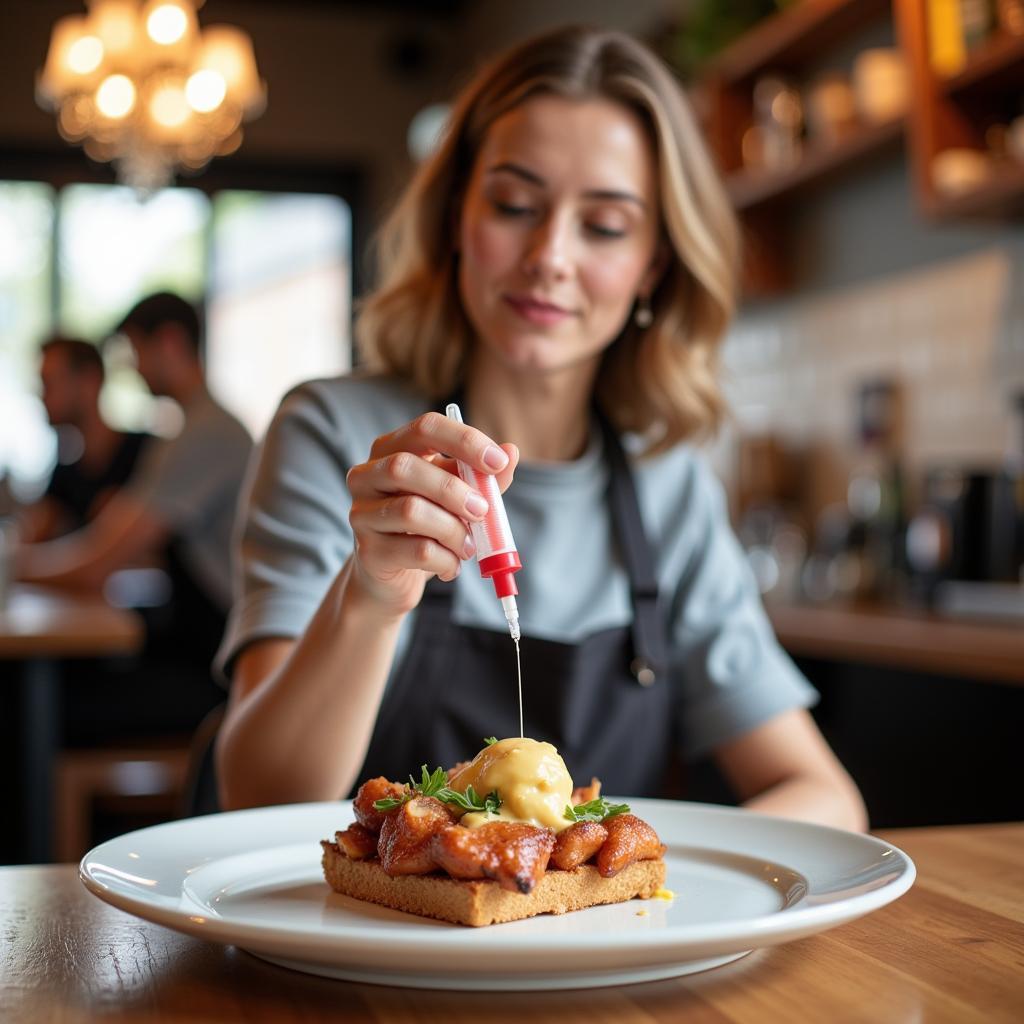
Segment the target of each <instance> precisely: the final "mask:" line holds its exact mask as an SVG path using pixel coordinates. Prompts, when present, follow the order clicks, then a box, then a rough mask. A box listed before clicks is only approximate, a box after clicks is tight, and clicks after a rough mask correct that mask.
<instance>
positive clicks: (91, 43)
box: [67, 36, 103, 75]
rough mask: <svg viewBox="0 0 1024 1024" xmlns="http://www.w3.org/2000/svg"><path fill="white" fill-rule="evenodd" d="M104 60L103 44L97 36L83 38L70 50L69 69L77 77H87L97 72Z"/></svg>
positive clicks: (75, 42)
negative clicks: (92, 72)
mask: <svg viewBox="0 0 1024 1024" xmlns="http://www.w3.org/2000/svg"><path fill="white" fill-rule="evenodd" d="M102 60H103V44H102V43H101V42H100V41H99V39H97V38H96V36H82V37H81V39H76V40H75V41H74V42H73V43H72V44H71V46H70V47H69V48H68V56H67V61H68V67H69V68H71V70H72V71H74V73H75V74H76V75H87V74H89V73H90V72H91V71H95V70H96V69H97V68H98V67H99V66H100V61H102Z"/></svg>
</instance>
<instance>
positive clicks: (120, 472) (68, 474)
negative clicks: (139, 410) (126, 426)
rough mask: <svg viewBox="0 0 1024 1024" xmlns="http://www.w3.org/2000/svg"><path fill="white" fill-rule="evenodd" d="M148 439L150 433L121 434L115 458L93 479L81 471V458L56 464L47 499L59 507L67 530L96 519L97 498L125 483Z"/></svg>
mask: <svg viewBox="0 0 1024 1024" xmlns="http://www.w3.org/2000/svg"><path fill="white" fill-rule="evenodd" d="M148 440H150V435H149V434H122V435H121V441H120V443H119V444H118V446H117V448H116V450H115V451H114V457H113V458H112V459H111V460H110V461H109V462H108V463H107V464H106V465H105V466H104V467H103V468H102V469H101V470H100V472H99V473H98V474H96V475H95V476H94V475H92V474H91V473H89V472H87V471H86V470H84V469H83V468H82V464H81V459H78V460H76V461H75V462H69V463H65V464H61V463H58V464H57V468H56V469H54V471H53V475H52V476H51V477H50V482H49V484H48V485H47V488H46V497H47V498H50V499H52V500H53V501H55V502H57V504H58V505H60V509H61V512H62V513H63V516H64V518H65V520H66V525H65V528H66V529H68V530H78V529H80V528H81V527H83V526H85V525H86V523H88V522H89V521H90V520H91V519H93V518H94V517H95V514H96V509H94V507H93V506H94V504H95V502H96V499H97V498H99V497H100V496H101V495H102V494H103V493H104V492H106V491H109V490H111V489H114V488H118V487H121V486H123V485H124V484H125V483H126V482H127V481H128V478H129V477H130V476H131V475H132V472H133V471H134V469H135V463H136V460H137V459H138V457H139V453H140V452H141V451H142V449H143V447H144V446H145V444H146V442H147V441H148Z"/></svg>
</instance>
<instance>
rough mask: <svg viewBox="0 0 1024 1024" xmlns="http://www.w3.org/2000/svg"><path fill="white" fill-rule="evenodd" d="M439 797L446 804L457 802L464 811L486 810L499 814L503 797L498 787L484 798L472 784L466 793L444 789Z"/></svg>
mask: <svg viewBox="0 0 1024 1024" xmlns="http://www.w3.org/2000/svg"><path fill="white" fill-rule="evenodd" d="M437 799H438V800H440V801H441V802H442V803H445V804H455V806H456V807H461V808H462V809H463V810H464V811H486V812H487V813H488V814H497V813H498V809H499V808H500V807H501V797H500V796H498V791H497V790H496V789H492V790H491V792H490V793H488V794H487V796H485V797H484V798H483V799H481V798H480V797H479V796H477V794H476V790H475V789H474V788H473V787H472V786H467V787H466V792H465V793H460V792H458V791H457V790H454V789H443V790H442V791H441V793H439V794H438V797H437Z"/></svg>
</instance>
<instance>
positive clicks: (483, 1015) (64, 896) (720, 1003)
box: [0, 824, 1024, 1024]
mask: <svg viewBox="0 0 1024 1024" xmlns="http://www.w3.org/2000/svg"><path fill="white" fill-rule="evenodd" d="M882 835H883V837H884V838H885V839H886V840H888V841H890V842H892V843H894V844H896V845H897V846H899V847H901V848H902V849H903V850H905V851H906V852H907V853H908V854H909V855H910V856H911V857H912V858H913V859H914V860H915V862H916V864H917V869H918V878H917V881H916V883H915V884H914V887H913V888H912V889H911V890H910V892H908V893H907V894H906V895H905V896H903V897H902V898H901V899H899V900H897V901H896V902H895V903H893V904H891V905H890V906H887V907H885V908H883V909H882V910H879V911H876V912H875V913H873V914H869V915H867V916H866V917H863V918H860V919H859V920H857V921H854V922H851V923H849V924H846V925H843V926H841V927H839V928H835V929H833V930H831V931H827V932H823V933H821V934H819V935H815V936H812V937H810V938H807V939H802V940H800V941H797V942H792V943H789V944H787V945H783V946H777V947H773V948H769V949H763V950H759V951H756V952H754V953H752V954H751V955H749V956H747V957H744V958H743V959H742V960H738V961H736V962H734V963H732V964H728V965H727V966H725V967H721V968H719V969H717V970H713V971H708V972H705V973H704V974H697V975H690V976H688V977H684V978H680V979H675V980H670V981H660V982H656V983H652V984H645V985H629V986H621V987H618V988H597V989H591V990H577V991H569V992H536V993H504V992H488V993H462V992H426V991H417V990H412V989H388V988H384V987H375V986H371V985H356V984H349V983H347V982H340V981H330V980H327V979H324V978H319V977H312V976H308V975H304V974H298V973H294V972H291V971H288V970H285V969H284V968H280V967H274V966H272V965H270V964H267V963H264V962H263V961H261V960H258V959H256V958H255V957H252V956H250V955H248V954H247V953H244V952H241V951H240V950H238V949H234V948H231V947H227V948H225V947H222V946H218V945H213V944H210V943H206V942H202V941H200V940H198V939H194V938H190V937H187V936H184V935H178V934H176V933H175V932H171V931H168V930H167V929H165V928H162V927H160V926H158V925H155V924H149V923H147V922H145V921H141V920H139V919H137V918H134V917H131V916H129V915H128V914H125V913H122V912H121V911H119V910H115V909H113V908H112V907H110V906H108V905H107V904H105V903H102V902H101V901H100V900H98V899H96V898H95V897H94V896H92V895H90V894H89V893H88V892H87V891H86V890H85V888H84V886H83V885H82V884H81V882H80V881H79V880H78V876H77V869H76V868H74V867H73V866H71V865H60V866H51V867H13V868H0V919H2V920H3V921H4V922H5V924H4V927H3V929H0V964H3V970H2V972H0V1019H2V1020H4V1021H8V1022H11V1024H21V1022H29V1021H31V1022H33V1024H34V1022H45V1021H61V1022H64V1024H86V1022H93V1021H95V1022H100V1021H102V1022H103V1024H157V1022H160V1024H176V1022H181V1024H195V1022H199V1021H227V1022H231V1021H238V1022H241V1021H250V1020H259V1021H274V1022H282V1024H289V1022H293V1021H294V1022H298V1021H312V1020H339V1021H352V1022H367V1024H369V1022H375V1024H377V1022H402V1024H414V1022H420V1021H423V1022H428V1021H429V1022H437V1024H440V1022H443V1024H478V1022H479V1021H481V1020H486V1021H505V1020H508V1021H523V1020H529V1021H530V1022H531V1024H546V1022H551V1024H573V1022H578V1024H596V1022H612V1021H614V1022H615V1024H651V1022H653V1021H665V1022H668V1021H681V1020H685V1021H687V1022H691V1021H692V1022H694V1024H776V1022H778V1024H791V1022H793V1021H844V1022H858V1021H864V1022H871V1024H875V1022H878V1021H885V1022H887V1024H900V1022H907V1024H910V1022H919V1021H929V1022H932V1021H934V1022H945V1021H949V1022H953V1021H956V1022H963V1024H970V1022H976V1024H998V1022H1003V1021H1005V1022H1010V1021H1013V1022H1017V1021H1020V1020H1021V1019H1022V1018H1024V858H1022V856H1021V852H1022V850H1024V824H1010V825H971V826H954V827H948V828H930V829H928V828H926V829H895V830H890V831H887V832H884V833H882Z"/></svg>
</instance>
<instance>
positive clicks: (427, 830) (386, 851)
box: [377, 796, 456, 876]
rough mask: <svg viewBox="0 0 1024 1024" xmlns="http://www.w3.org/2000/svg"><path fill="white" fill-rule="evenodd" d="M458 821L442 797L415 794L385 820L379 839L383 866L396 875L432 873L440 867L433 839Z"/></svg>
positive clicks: (390, 873)
mask: <svg viewBox="0 0 1024 1024" xmlns="http://www.w3.org/2000/svg"><path fill="white" fill-rule="evenodd" d="M455 821H456V818H455V815H454V814H452V812H451V811H449V810H448V808H447V807H445V805H444V804H443V803H441V801H440V800H435V799H434V798H433V797H432V796H417V797H413V798H412V799H411V800H410V801H408V802H407V803H405V804H403V805H402V806H401V807H400V808H399V809H398V810H397V811H392V812H389V814H388V816H387V817H386V818H385V819H384V824H383V825H382V826H381V830H380V839H379V840H378V842H377V852H378V853H379V854H380V863H381V867H383V868H384V870H385V871H386V872H387V873H388V874H389V875H392V876H394V875H426V874H429V873H430V872H431V871H433V870H434V869H435V868H436V867H437V865H436V864H435V863H434V857H433V854H432V852H431V844H430V840H431V839H432V838H433V837H434V835H435V834H436V833H438V832H440V831H441V830H442V829H446V828H448V826H449V825H452V824H454V822H455Z"/></svg>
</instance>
